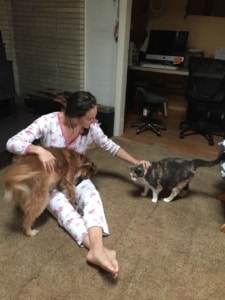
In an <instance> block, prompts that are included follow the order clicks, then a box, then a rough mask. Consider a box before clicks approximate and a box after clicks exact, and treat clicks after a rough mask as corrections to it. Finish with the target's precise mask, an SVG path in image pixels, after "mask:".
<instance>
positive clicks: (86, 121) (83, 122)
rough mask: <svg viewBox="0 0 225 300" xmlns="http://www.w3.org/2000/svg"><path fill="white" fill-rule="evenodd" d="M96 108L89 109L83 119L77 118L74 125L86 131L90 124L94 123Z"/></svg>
mask: <svg viewBox="0 0 225 300" xmlns="http://www.w3.org/2000/svg"><path fill="white" fill-rule="evenodd" d="M96 115H97V106H95V107H93V108H91V109H90V110H89V111H87V112H86V114H85V115H84V116H83V117H80V118H77V119H76V123H77V125H79V126H80V127H82V128H85V129H88V128H89V127H90V125H91V124H92V123H95V122H96Z"/></svg>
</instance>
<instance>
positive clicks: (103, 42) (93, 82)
mask: <svg viewBox="0 0 225 300" xmlns="http://www.w3.org/2000/svg"><path fill="white" fill-rule="evenodd" d="M117 5H118V1H115V3H114V1H113V0H86V4H85V6H86V13H85V16H86V21H85V28H86V32H85V35H86V38H85V49H86V53H85V89H86V90H87V91H89V92H91V93H92V94H93V95H94V96H95V97H96V98H97V101H98V103H99V104H104V105H109V106H113V107H114V106H115V85H116V64H117V43H116V42H115V40H114V35H113V32H114V26H115V24H116V18H117Z"/></svg>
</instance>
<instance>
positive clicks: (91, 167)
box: [79, 155, 97, 179]
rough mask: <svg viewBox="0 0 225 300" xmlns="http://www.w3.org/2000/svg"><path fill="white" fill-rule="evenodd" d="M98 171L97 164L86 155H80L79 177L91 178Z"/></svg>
mask: <svg viewBox="0 0 225 300" xmlns="http://www.w3.org/2000/svg"><path fill="white" fill-rule="evenodd" d="M96 171H97V167H96V164H95V163H94V162H93V161H92V160H90V159H89V158H88V157H87V156H85V155H80V163H79V177H81V178H82V179H86V178H90V177H91V176H92V175H94V174H95V173H96Z"/></svg>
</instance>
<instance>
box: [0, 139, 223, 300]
mask: <svg viewBox="0 0 225 300" xmlns="http://www.w3.org/2000/svg"><path fill="white" fill-rule="evenodd" d="M115 140H116V141H117V142H118V143H119V144H121V145H122V146H123V147H124V148H125V149H126V150H129V152H130V153H132V154H133V155H135V156H136V157H139V158H140V159H149V160H156V159H161V158H164V157H168V156H178V157H183V158H189V159H191V158H193V157H192V156H189V155H188V154H184V153H181V152H180V153H179V152H175V151H171V150H169V149H166V148H160V147H156V146H149V145H146V144H141V143H137V142H133V141H130V140H126V139H124V138H115ZM89 156H90V157H92V158H93V159H94V160H95V161H96V163H97V165H98V173H97V175H95V178H94V181H95V183H96V185H97V187H98V189H99V191H100V193H101V195H102V199H103V202H104V207H105V212H106V215H107V219H108V222H109V226H110V232H111V234H110V236H109V237H107V238H105V239H104V241H105V244H106V246H108V247H110V248H115V249H116V250H117V254H118V260H119V263H120V276H119V280H118V282H117V283H114V282H113V281H112V280H110V278H109V276H107V275H106V274H104V273H103V272H100V271H99V270H98V269H97V268H94V267H91V266H89V265H87V264H86V262H85V257H86V253H87V252H86V250H85V249H81V248H79V247H78V246H77V245H76V243H75V242H74V241H73V240H72V239H71V238H70V236H69V235H67V234H66V233H65V232H64V231H63V230H62V228H60V227H59V226H58V224H57V223H56V221H55V220H54V219H53V218H52V217H51V216H50V215H49V214H48V213H47V212H46V213H44V214H43V215H42V217H40V219H39V220H38V222H37V225H38V226H39V227H40V229H41V231H40V233H39V235H37V236H36V237H34V238H27V237H26V236H25V235H23V233H22V232H21V228H20V225H21V214H20V212H19V210H18V209H16V208H15V206H14V203H5V202H4V201H3V200H1V202H0V239H1V243H0V262H1V276H0V299H2V300H8V299H10V300H11V299H13V300H14V299H15V300H30V299H32V300H39V299H40V300H45V299H47V300H51V299H52V300H53V299H54V300H58V299H60V300H62V299H63V300H64V299H65V300H92V299H93V300H101V299H104V300H111V299H112V300H128V299H129V300H130V299H131V300H176V299H177V300H178V299H179V300H208V299H209V300H211V299H213V300H223V299H224V297H225V284H224V282H225V234H223V233H221V232H220V230H219V229H220V226H221V224H222V223H224V220H225V215H224V207H223V204H222V203H220V202H219V201H218V200H216V196H217V195H218V194H219V193H220V192H222V191H225V183H224V181H223V180H222V178H221V177H220V172H219V166H215V167H213V168H208V169H203V168H201V169H198V172H197V174H196V176H195V177H194V179H193V180H192V182H191V185H190V192H189V194H188V195H187V196H186V197H185V198H182V199H178V200H176V201H173V202H171V203H164V202H163V201H162V200H160V201H159V202H158V203H157V204H153V203H152V202H151V201H150V195H149V197H146V198H143V197H141V196H140V192H141V191H142V188H141V187H140V186H138V185H135V184H134V183H133V182H131V181H130V178H129V174H128V170H127V166H128V165H127V164H126V163H125V162H123V161H120V160H119V159H117V158H113V157H111V156H110V155H109V154H108V153H106V152H104V151H102V150H100V149H93V150H90V151H89ZM1 195H2V193H1ZM1 198H2V196H1Z"/></svg>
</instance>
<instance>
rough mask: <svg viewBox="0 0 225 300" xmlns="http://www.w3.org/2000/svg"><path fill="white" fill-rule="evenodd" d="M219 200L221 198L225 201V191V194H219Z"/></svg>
mask: <svg viewBox="0 0 225 300" xmlns="http://www.w3.org/2000/svg"><path fill="white" fill-rule="evenodd" d="M218 200H220V201H223V202H224V201H225V193H224V194H220V195H219V196H218Z"/></svg>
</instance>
